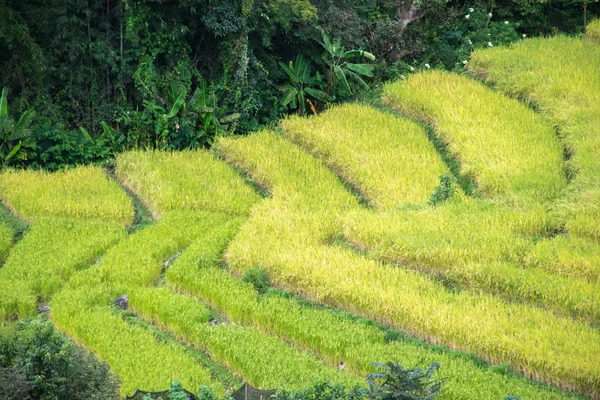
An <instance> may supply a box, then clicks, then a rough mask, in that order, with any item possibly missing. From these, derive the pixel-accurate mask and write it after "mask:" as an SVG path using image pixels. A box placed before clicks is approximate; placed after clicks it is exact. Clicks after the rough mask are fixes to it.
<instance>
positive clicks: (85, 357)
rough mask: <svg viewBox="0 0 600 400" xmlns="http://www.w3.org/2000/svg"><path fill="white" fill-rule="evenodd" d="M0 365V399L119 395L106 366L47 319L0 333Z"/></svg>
mask: <svg viewBox="0 0 600 400" xmlns="http://www.w3.org/2000/svg"><path fill="white" fill-rule="evenodd" d="M0 368H1V369H0V383H2V384H1V385H0V386H1V387H0V397H2V398H3V399H6V398H15V399H16V398H17V397H15V396H22V397H20V398H33V399H40V400H45V399H48V400H50V399H53V400H54V399H73V400H77V399H85V400H90V399H99V400H100V399H102V400H105V399H118V398H119V393H118V383H117V380H116V378H115V377H114V376H113V375H111V374H110V372H109V369H108V365H107V364H105V363H100V362H99V361H98V360H97V359H96V358H95V357H94V356H93V355H91V354H90V353H87V352H85V351H84V350H83V349H81V348H79V347H77V346H75V345H74V344H73V343H72V342H70V341H69V340H67V338H65V337H64V336H62V335H60V334H59V333H57V332H56V331H55V329H54V326H53V325H52V323H51V322H50V321H47V320H42V319H32V320H27V321H24V322H21V323H20V324H19V326H18V327H17V328H16V329H13V330H12V331H8V332H4V333H0ZM6 383H9V384H10V385H11V386H12V388H14V390H16V392H12V389H10V388H11V386H8V387H7V385H5V384H6ZM24 389H26V390H24ZM8 390H10V391H11V392H12V393H6V391H8ZM25 392H26V393H25ZM6 396H8V397H6Z"/></svg>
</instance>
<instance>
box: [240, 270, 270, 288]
mask: <svg viewBox="0 0 600 400" xmlns="http://www.w3.org/2000/svg"><path fill="white" fill-rule="evenodd" d="M243 281H244V282H249V283H251V284H252V285H253V286H254V288H255V289H256V291H257V292H258V293H260V294H265V293H266V292H267V290H269V288H270V287H271V280H270V279H269V274H268V273H267V271H265V270H264V269H262V268H250V269H249V270H248V271H246V274H245V275H244V279H243Z"/></svg>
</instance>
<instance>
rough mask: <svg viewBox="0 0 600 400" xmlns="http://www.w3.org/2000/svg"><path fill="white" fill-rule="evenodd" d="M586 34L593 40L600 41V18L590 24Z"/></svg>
mask: <svg viewBox="0 0 600 400" xmlns="http://www.w3.org/2000/svg"><path fill="white" fill-rule="evenodd" d="M585 36H586V37H587V38H588V39H589V40H591V41H592V42H596V43H600V19H596V20H594V21H592V22H590V23H589V24H588V26H587V27H586V29H585Z"/></svg>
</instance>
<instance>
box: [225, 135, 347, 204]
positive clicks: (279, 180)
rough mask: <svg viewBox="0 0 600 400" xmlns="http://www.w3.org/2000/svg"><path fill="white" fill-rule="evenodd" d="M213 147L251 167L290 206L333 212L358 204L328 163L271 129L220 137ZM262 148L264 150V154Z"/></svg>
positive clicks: (257, 176) (234, 161) (256, 177)
mask: <svg viewBox="0 0 600 400" xmlns="http://www.w3.org/2000/svg"><path fill="white" fill-rule="evenodd" d="M253 146H256V150H255V151H252V149H251V148H252V147H253ZM216 151H217V152H218V153H220V154H221V155H222V156H223V157H225V158H226V159H227V160H228V161H229V162H231V163H233V164H235V165H236V166H238V167H240V168H242V169H244V170H246V171H250V172H251V173H252V176H253V178H254V179H255V180H256V181H257V182H258V183H259V184H261V185H263V186H265V187H268V188H272V192H273V195H274V196H277V197H278V198H279V197H282V198H284V199H285V200H286V202H287V203H288V204H289V205H290V206H299V207H300V209H302V210H329V209H331V211H332V212H333V213H335V212H337V211H338V210H350V209H353V208H355V207H357V206H358V201H357V199H356V198H355V197H354V196H352V195H351V194H350V193H349V192H348V191H347V190H346V189H345V188H344V187H343V185H341V183H340V180H339V179H338V178H337V177H336V176H335V175H334V174H332V173H331V171H330V170H329V169H328V168H327V167H325V166H324V165H323V164H322V163H321V162H319V161H317V160H316V159H313V158H312V157H308V156H307V154H306V153H304V152H302V151H299V150H298V148H297V147H296V146H294V145H293V144H292V143H290V142H288V141H286V140H285V139H283V138H282V137H281V135H278V134H276V133H274V132H272V131H261V132H259V133H256V134H253V135H250V136H248V137H247V138H244V140H239V141H238V140H236V139H231V138H223V139H221V140H219V142H217V144H216ZM262 151H266V153H265V154H264V155H263V154H262ZM250 152H251V153H252V154H249V153H250ZM307 160H308V161H307Z"/></svg>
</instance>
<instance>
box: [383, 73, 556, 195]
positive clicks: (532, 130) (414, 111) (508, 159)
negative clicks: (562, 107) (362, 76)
mask: <svg viewBox="0 0 600 400" xmlns="http://www.w3.org/2000/svg"><path fill="white" fill-rule="evenodd" d="M383 99H384V102H385V103H386V104H388V105H390V106H392V107H394V108H396V109H398V110H399V111H400V112H401V113H403V114H406V115H408V116H410V117H413V118H415V119H417V120H420V121H423V122H426V123H429V124H431V125H433V126H434V127H435V129H436V132H437V134H438V135H440V136H441V137H442V139H443V140H444V142H446V143H448V149H449V151H450V152H451V153H452V154H453V155H454V156H455V157H456V158H457V159H459V160H460V162H461V165H462V173H463V174H465V175H467V176H470V177H472V179H473V180H474V181H475V182H477V184H478V186H479V189H480V190H481V192H482V194H484V195H487V196H490V197H498V196H501V197H504V198H506V199H508V200H511V201H517V202H520V203H521V204H528V203H539V202H543V201H548V200H551V199H554V198H556V197H557V196H558V195H559V194H560V193H561V191H562V190H563V189H564V188H565V186H566V178H565V176H564V172H563V171H564V166H563V159H562V148H561V146H560V143H559V142H558V140H557V138H556V135H555V133H554V130H553V129H552V126H551V125H549V124H547V123H546V122H545V121H544V120H543V119H542V118H541V117H539V116H538V115H536V114H535V113H534V112H533V111H532V110H530V109H529V108H527V107H525V106H524V105H522V104H519V103H518V102H517V101H515V100H512V99H510V98H507V97H505V96H503V95H502V94H498V93H495V92H493V91H492V90H490V89H489V88H487V87H485V86H484V85H482V84H481V83H479V82H476V81H474V80H471V79H468V78H467V77H464V76H461V75H457V74H452V73H449V72H443V71H437V70H434V71H429V72H422V73H418V74H413V75H409V77H408V78H407V79H406V80H404V81H397V82H395V83H392V84H388V85H386V86H385V87H384V91H383Z"/></svg>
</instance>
